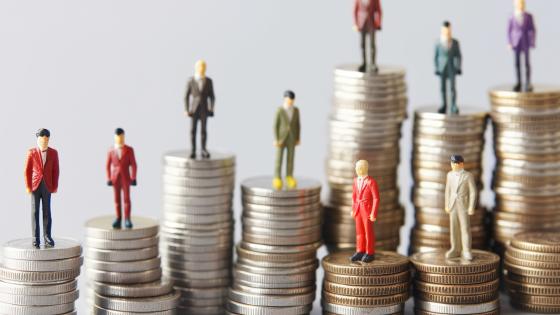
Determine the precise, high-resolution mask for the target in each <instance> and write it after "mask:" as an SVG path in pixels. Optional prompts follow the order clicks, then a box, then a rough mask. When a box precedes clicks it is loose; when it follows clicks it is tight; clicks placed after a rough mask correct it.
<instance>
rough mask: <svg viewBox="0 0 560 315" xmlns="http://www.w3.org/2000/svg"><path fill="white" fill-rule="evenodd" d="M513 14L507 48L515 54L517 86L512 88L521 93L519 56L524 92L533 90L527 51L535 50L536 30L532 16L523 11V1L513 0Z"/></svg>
mask: <svg viewBox="0 0 560 315" xmlns="http://www.w3.org/2000/svg"><path fill="white" fill-rule="evenodd" d="M514 7H515V10H514V13H513V16H512V17H511V18H510V19H509V25H508V40H509V48H510V49H512V50H513V52H514V53H515V70H516V75H517V84H515V86H514V87H513V90H514V91H516V92H519V91H521V55H522V54H523V55H524V57H525V85H524V86H523V91H524V92H530V91H532V90H533V87H532V86H531V60H530V59H529V50H530V49H531V48H535V39H536V29H535V23H534V22H533V15H531V14H530V13H528V12H526V11H525V0H514Z"/></svg>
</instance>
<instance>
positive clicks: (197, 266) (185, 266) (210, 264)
mask: <svg viewBox="0 0 560 315" xmlns="http://www.w3.org/2000/svg"><path fill="white" fill-rule="evenodd" d="M162 267H163V270H168V269H170V270H187V271H191V272H194V271H210V270H218V269H225V268H230V267H231V260H230V259H223V260H209V261H204V262H198V261H180V260H173V259H164V261H163V263H162Z"/></svg>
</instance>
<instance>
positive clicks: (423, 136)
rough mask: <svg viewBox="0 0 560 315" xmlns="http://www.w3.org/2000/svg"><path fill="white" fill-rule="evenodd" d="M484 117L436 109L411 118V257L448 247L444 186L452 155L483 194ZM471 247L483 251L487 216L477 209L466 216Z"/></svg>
mask: <svg viewBox="0 0 560 315" xmlns="http://www.w3.org/2000/svg"><path fill="white" fill-rule="evenodd" d="M487 118H488V113H486V112H474V111H471V112H469V111H468V109H467V110H462V111H461V114H460V115H445V114H439V113H438V112H437V108H435V107H434V108H423V109H419V110H417V111H416V112H415V113H414V131H413V149H412V161H411V164H412V165H411V169H412V176H413V178H414V187H413V189H412V202H413V203H414V207H415V210H416V211H415V213H416V214H415V216H416V224H415V225H414V228H413V229H412V234H411V244H410V253H416V252H421V251H423V252H425V251H430V250H434V249H438V248H448V247H449V244H450V243H449V242H450V240H449V214H448V213H446V212H445V205H444V204H445V185H446V180H447V173H448V172H449V171H451V159H450V158H451V155H454V154H459V155H462V156H463V158H464V159H465V170H467V171H469V172H471V173H472V174H473V176H474V178H475V180H476V182H477V186H478V187H479V192H480V190H481V189H482V178H481V177H482V151H483V149H484V132H485V131H486V122H487ZM470 224H471V233H472V246H473V248H479V249H484V248H486V247H487V241H488V235H487V232H486V231H487V226H486V210H485V209H484V208H482V207H480V206H478V207H477V208H476V211H475V214H474V215H472V216H470Z"/></svg>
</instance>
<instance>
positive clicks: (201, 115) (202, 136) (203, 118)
mask: <svg viewBox="0 0 560 315" xmlns="http://www.w3.org/2000/svg"><path fill="white" fill-rule="evenodd" d="M207 116H208V115H206V113H202V112H201V109H200V106H199V107H198V108H197V110H196V112H195V113H194V115H193V116H192V122H191V148H192V152H196V129H197V127H198V122H199V121H200V127H201V128H200V129H201V130H200V142H201V145H202V150H206V119H207Z"/></svg>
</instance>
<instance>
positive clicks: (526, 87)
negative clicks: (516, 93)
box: [523, 83, 533, 92]
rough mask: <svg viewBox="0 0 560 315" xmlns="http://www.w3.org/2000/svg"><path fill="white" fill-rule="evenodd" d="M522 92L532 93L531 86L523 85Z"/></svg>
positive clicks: (529, 84) (528, 84)
mask: <svg viewBox="0 0 560 315" xmlns="http://www.w3.org/2000/svg"><path fill="white" fill-rule="evenodd" d="M523 92H533V85H532V84H531V83H527V84H525V86H524V87H523Z"/></svg>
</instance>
